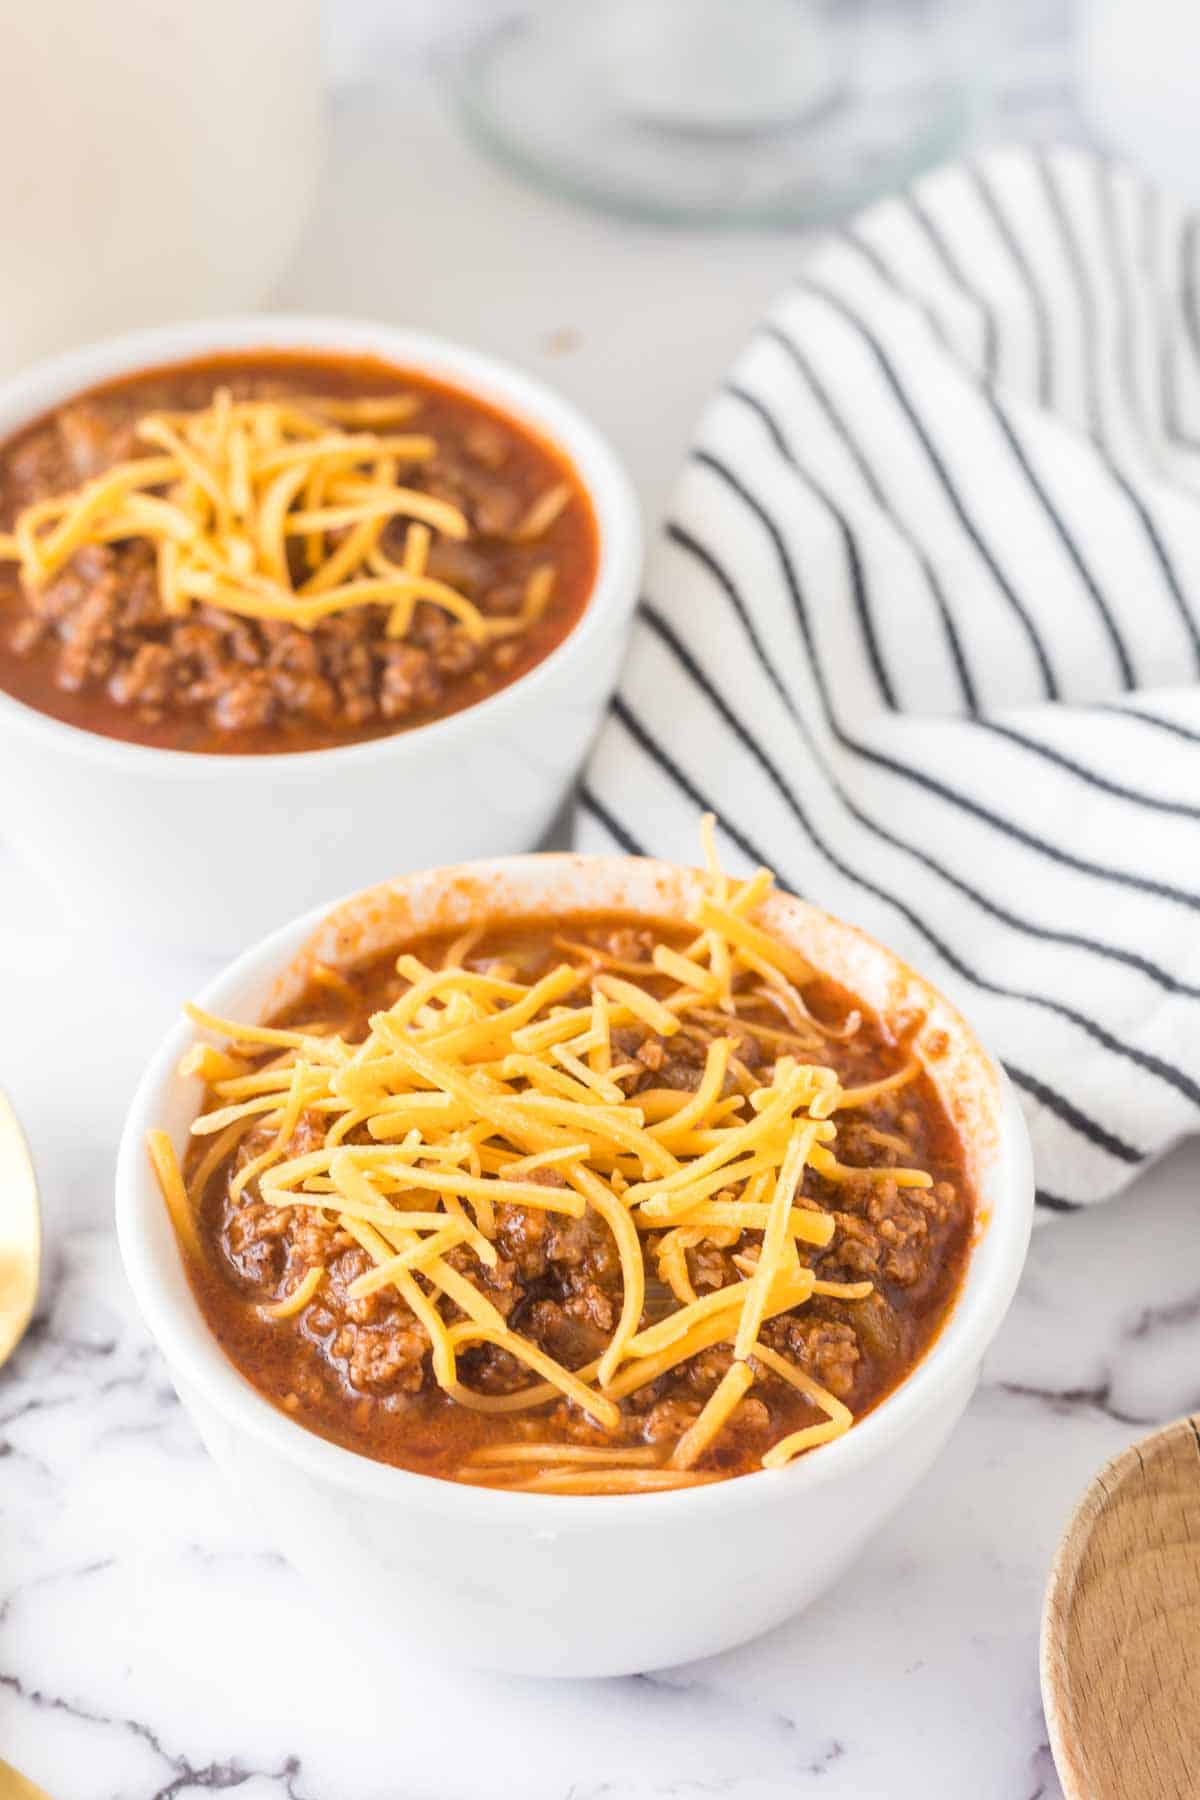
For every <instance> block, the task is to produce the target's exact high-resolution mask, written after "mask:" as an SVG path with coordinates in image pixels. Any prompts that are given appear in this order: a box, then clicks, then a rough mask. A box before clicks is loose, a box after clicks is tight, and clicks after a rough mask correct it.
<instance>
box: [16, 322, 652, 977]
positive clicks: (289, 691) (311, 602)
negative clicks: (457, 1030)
mask: <svg viewBox="0 0 1200 1800" xmlns="http://www.w3.org/2000/svg"><path fill="white" fill-rule="evenodd" d="M638 561H639V531H638V521H637V514H636V507H635V504H634V502H633V500H632V497H631V494H630V491H629V488H628V484H627V482H626V481H625V478H624V475H623V473H622V472H621V470H620V467H619V465H618V464H617V463H616V460H615V458H614V457H613V456H612V453H611V452H610V451H609V450H608V449H607V447H606V446H605V445H604V444H603V442H602V441H601V440H600V439H599V438H598V437H597V436H596V434H595V433H594V432H593V431H592V430H591V428H590V427H589V426H588V425H587V424H586V423H585V422H584V421H583V420H581V419H579V418H578V417H577V415H575V414H574V413H573V411H572V410H571V409H570V408H569V407H567V406H566V405H565V403H563V402H562V401H560V400H559V399H557V398H556V397H555V396H553V395H552V394H549V393H548V392H546V391H545V390H543V389H542V388H541V387H539V386H538V385H537V384H536V383H534V382H532V381H530V380H528V379H527V378H526V377H524V376H521V375H519V374H517V373H516V372H515V371H512V370H508V369H505V368H504V367H503V366H501V365H499V364H496V363H494V362H492V361H491V359H489V358H484V357H481V356H479V355H477V354H475V353H473V352H469V351H466V350H460V349H457V348H456V347H454V346H450V345H444V344H440V343H438V342H436V341H434V340H430V339H425V338H421V337H417V336H414V335H412V334H407V333H402V332H395V331H391V330H388V329H387V328H384V327H377V326H370V325H363V324H352V323H348V322H341V321H319V320H318V321H306V320H297V319H287V320H270V319H251V320H246V321H233V322H230V323H227V324H215V325H208V324H206V325H195V326H187V327H180V328H172V329H167V330H162V331H156V332H148V333H140V334H137V335H136V336H133V337H130V338H125V339H119V340H115V341H114V342H112V343H109V344H104V345H101V346H98V347H97V348H95V349H93V350H90V351H86V352H81V353H78V354H76V355H73V356H69V357H66V358H60V359H59V360H58V361H56V362H54V363H50V364H46V365H43V366H42V367H40V368H39V369H35V370H33V371H31V372H30V373H28V374H26V375H23V376H21V377H19V378H17V379H16V380H15V381H13V382H10V383H9V384H8V385H7V386H6V387H5V388H3V389H0V742H3V743H5V744H6V745H8V746H10V747H11V749H12V750H13V752H14V754H15V755H16V756H17V757H18V758H19V760H20V762H21V764H22V765H23V767H24V769H25V771H26V775H27V779H26V780H25V781H23V782H22V783H21V784H20V791H19V792H18V793H16V794H14V795H13V796H12V797H11V799H10V805H9V808H8V809H7V812H6V827H7V828H8V829H10V830H11V831H12V833H13V835H14V837H15V838H16V839H17V840H18V842H22V841H23V842H24V843H25V845H26V846H27V848H28V850H29V852H30V854H31V855H32V857H33V858H34V859H35V860H37V861H38V862H39V863H40V865H41V866H42V867H43V868H45V869H46V870H47V871H48V872H49V873H50V874H51V876H52V877H53V878H54V879H55V880H56V881H57V883H58V885H59V887H60V889H61V890H62V891H63V893H64V895H65V896H66V897H67V898H68V900H69V901H70V902H71V904H72V905H73V907H74V908H75V910H77V911H78V910H84V909H86V913H87V914H88V915H89V916H90V917H100V916H107V918H108V919H109V921H114V920H115V921H119V922H120V923H121V924H122V925H125V926H133V927H134V928H139V929H143V930H145V931H147V932H148V933H150V934H151V935H155V936H160V937H161V936H164V935H166V936H169V937H171V938H173V939H175V940H177V941H179V942H187V943H188V944H189V945H190V946H191V947H193V948H196V947H199V948H211V947H217V946H227V945H228V944H230V943H231V942H236V941H244V940H245V938H246V937H247V936H249V935H252V934H254V933H255V932H257V931H260V930H262V929H263V928H264V927H265V926H266V925H267V923H268V922H269V921H270V920H271V919H272V918H277V917H278V916H279V915H280V913H281V912H285V911H290V910H293V909H294V907H295V905H296V902H297V900H299V901H300V902H302V903H303V904H309V903H311V902H315V901H317V900H319V899H321V898H331V897H332V896H333V895H334V894H336V893H337V892H338V891H341V890H344V889H345V888H347V887H352V886H356V885H361V884H362V883H364V882H366V881H369V880H371V879H373V878H377V877H378V876H380V875H382V874H384V873H387V872H389V870H390V869H393V868H394V867H395V866H396V862H397V859H398V858H399V859H400V860H401V861H407V862H408V863H410V864H414V863H415V864H420V863H423V862H427V861H431V860H440V859H444V858H446V857H455V856H461V855H463V854H476V853H480V852H482V853H495V852H500V851H506V850H513V849H522V848H525V847H526V846H527V845H528V844H530V843H532V842H535V841H536V839H537V837H538V836H539V835H540V833H541V832H542V831H543V830H544V829H545V827H546V825H547V823H548V822H549V820H550V819H551V818H552V817H553V815H554V813H555V811H556V810H557V808H558V806H559V805H560V804H561V802H562V800H563V798H564V796H565V793H566V791H567V788H568V786H569V783H570V781H571V779H572V777H573V775H574V772H575V769H576V767H577V765H578V762H579V760H580V758H581V756H582V752H583V749H584V748H585V746H586V743H587V740H588V738H589V737H590V735H591V733H592V731H593V730H594V728H595V725H596V723H597V721H598V717H599V713H600V710H601V709H602V706H603V704H604V700H605V699H606V697H607V693H608V690H609V688H610V687H611V684H612V681H613V679H614V676H615V669H616V664H617V660H618V658H619V654H620V650H621V647H622V643H623V638H624V630H625V626H626V624H627V620H628V616H629V613H630V611H631V609H632V604H633V599H634V595H635V589H636V580H637V569H638ZM381 826H382V827H383V828H382V829H381ZM314 847H315V848H316V849H317V851H318V854H316V855H314V854H313V850H314ZM131 850H132V851H133V856H132V857H131V855H130V852H131ZM250 854H253V857H254V861H255V864H256V870H255V875H254V879H253V880H248V879H247V877H246V873H245V861H246V857H247V856H248V855H250ZM132 871H137V878H135V879H131V873H132Z"/></svg>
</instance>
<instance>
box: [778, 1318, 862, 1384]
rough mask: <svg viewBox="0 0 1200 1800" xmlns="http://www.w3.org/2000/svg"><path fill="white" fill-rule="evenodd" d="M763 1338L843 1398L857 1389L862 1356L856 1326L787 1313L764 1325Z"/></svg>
mask: <svg viewBox="0 0 1200 1800" xmlns="http://www.w3.org/2000/svg"><path fill="white" fill-rule="evenodd" d="M763 1341H764V1342H765V1343H767V1344H769V1345H770V1347H771V1348H772V1349H774V1350H778V1351H779V1352H780V1353H781V1354H782V1355H784V1356H787V1357H790V1358H792V1359H793V1360H794V1361H795V1362H798V1363H799V1364H800V1366H801V1368H803V1369H806V1370H807V1371H808V1373H809V1374H810V1375H811V1376H812V1377H813V1378H814V1380H816V1381H819V1382H820V1383H821V1384H822V1386H823V1387H827V1388H828V1389H829V1391H830V1393H831V1394H835V1395H836V1396H837V1398H838V1399H839V1400H844V1399H846V1398H847V1397H848V1396H849V1394H850V1393H851V1392H852V1391H853V1388H854V1377H855V1375H856V1373H857V1371H858V1365H859V1361H860V1359H861V1356H862V1352H861V1350H860V1349H859V1345H858V1339H857V1337H856V1336H855V1333H854V1328H853V1326H851V1325H840V1324H836V1323H834V1322H832V1321H830V1320H827V1319H813V1318H809V1317H806V1316H805V1315H803V1314H801V1313H791V1314H784V1315H783V1317H782V1318H779V1319H773V1320H772V1321H771V1322H770V1324H768V1325H766V1326H765V1327H764V1329H763Z"/></svg>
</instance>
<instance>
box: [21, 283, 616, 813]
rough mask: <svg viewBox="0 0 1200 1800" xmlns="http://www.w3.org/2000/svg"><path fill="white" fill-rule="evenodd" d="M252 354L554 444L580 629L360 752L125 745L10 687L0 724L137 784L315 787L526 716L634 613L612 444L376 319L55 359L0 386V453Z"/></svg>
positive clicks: (218, 329) (266, 327)
mask: <svg viewBox="0 0 1200 1800" xmlns="http://www.w3.org/2000/svg"><path fill="white" fill-rule="evenodd" d="M256 349H261V350H263V351H267V352H270V351H297V352H302V351H304V350H306V349H308V350H313V351H318V352H322V353H325V354H330V353H336V352H337V351H339V350H340V351H343V352H346V353H348V354H351V355H355V354H360V355H371V354H373V355H376V356H378V357H379V358H380V360H382V361H384V362H391V363H394V364H395V365H396V367H397V369H399V370H400V371H401V372H403V371H404V370H405V369H410V370H412V372H413V373H415V374H418V375H428V376H430V377H431V378H433V379H434V380H437V381H442V382H444V383H445V384H446V385H447V386H449V387H457V388H458V389H459V390H460V391H461V392H463V393H465V394H467V395H468V396H473V397H477V398H480V399H483V400H485V401H487V403H488V404H490V405H492V406H494V407H495V408H496V409H497V410H498V411H501V412H507V413H508V414H509V415H510V416H511V417H513V418H515V419H516V420H517V421H518V423H521V424H524V425H526V426H528V427H529V428H530V429H532V430H533V431H535V432H537V433H539V434H540V435H541V436H542V437H544V438H545V439H547V440H548V441H549V443H550V444H551V445H552V446H553V447H554V448H555V449H556V450H558V451H559V452H560V453H561V454H562V455H563V456H564V457H565V458H566V460H567V462H568V463H569V464H570V466H571V468H572V470H573V471H574V473H575V475H576V476H577V478H578V480H579V483H580V485H581V486H582V488H583V489H584V492H585V493H586V494H587V497H588V500H589V502H590V504H591V507H592V512H593V515H594V518H595V522H596V538H597V552H598V554H597V563H596V572H595V576H594V578H593V581H592V587H591V591H590V593H589V595H588V598H587V601H586V603H585V605H584V608H583V611H582V613H581V614H580V616H579V618H578V619H577V620H576V622H575V624H574V625H573V626H572V627H571V629H570V631H569V632H568V633H567V634H566V636H565V637H564V638H563V639H562V640H561V641H560V642H559V643H558V644H556V645H555V647H554V648H553V649H552V650H551V651H550V652H549V654H548V655H546V656H544V657H542V658H541V660H540V661H539V662H536V663H535V664H534V665H533V667H532V668H530V669H527V670H526V671H525V673H524V674H523V675H519V676H518V677H517V679H516V680H515V681H511V682H509V683H508V684H507V686H505V687H503V688H499V689H497V690H496V692H495V693H492V694H489V695H487V696H485V698H484V699H482V700H476V701H473V702H472V703H471V704H470V705H469V706H464V707H461V708H460V709H459V710H458V711H457V712H454V713H448V714H447V715H446V716H445V717H444V718H441V719H432V720H430V721H429V722H428V723H426V724H424V725H414V726H410V727H408V728H406V729H402V730H399V731H393V732H384V733H382V734H381V735H380V736H379V737H374V738H366V739H364V740H362V741H361V742H358V743H353V744H335V745H331V746H327V747H325V748H323V749H317V750H282V751H264V752H261V753H260V752H255V753H254V754H249V753H246V752H236V751H235V752H224V751H202V750H175V749H170V748H167V747H159V746H157V745H152V744H134V743H127V742H125V741H124V740H122V739H119V738H111V737H106V736H105V735H104V733H103V732H98V731H89V730H88V729H87V728H86V727H85V726H82V725H72V724H70V723H68V722H67V721H66V720H64V719H56V718H54V717H53V716H52V715H51V714H50V713H44V712H42V711H40V710H39V709H38V708H37V707H36V706H31V705H30V704H29V703H28V702H27V701H24V700H19V699H18V698H17V697H16V696H15V695H13V694H10V693H8V692H7V691H6V690H5V689H4V688H2V687H0V725H4V726H7V727H11V728H13V729H14V730H16V731H18V732H20V733H22V734H23V735H25V736H27V737H31V738H34V739H40V740H41V741H42V742H43V743H46V744H47V745H49V746H51V747H54V748H56V749H57V750H59V751H60V752H65V753H67V754H70V755H73V756H77V757H79V758H80V759H81V760H82V761H85V762H90V763H93V764H95V763H103V764H105V765H107V766H109V767H113V768H116V769H119V770H125V771H127V772H129V773H130V774H135V775H149V776H157V777H159V778H163V777H168V778H179V777H182V778H184V779H188V778H191V779H198V780H202V781H209V782H211V781H226V782H233V781H237V780H239V779H241V777H242V776H243V774H244V771H245V768H246V766H247V764H251V765H252V766H253V767H254V768H256V769H261V770H262V772H263V773H264V774H265V775H270V776H272V777H274V778H276V779H286V778H289V777H291V778H296V779H301V780H302V779H304V778H306V777H308V778H311V776H312V774H313V772H314V770H315V769H316V768H317V767H318V766H319V767H320V768H321V770H322V772H324V771H325V770H326V769H333V768H335V767H342V766H348V765H350V764H352V763H367V762H370V761H372V760H379V759H380V758H383V757H388V756H395V757H406V756H407V757H416V756H419V755H420V754H421V751H422V749H423V747H425V746H427V745H430V744H436V745H437V746H438V747H442V748H444V747H446V746H447V745H449V746H450V748H453V740H454V739H455V737H456V736H461V735H463V734H464V733H466V732H469V731H471V730H472V729H473V728H475V727H476V726H479V727H482V728H483V729H484V730H487V729H488V728H489V727H490V726H492V725H493V724H499V723H500V722H502V720H503V717H504V715H505V714H506V713H508V712H511V711H513V710H514V709H515V708H516V707H518V706H523V705H525V704H527V703H528V704H535V705H536V703H537V696H538V693H539V691H540V690H541V688H542V687H543V686H545V685H546V684H548V683H551V682H553V681H554V680H555V678H556V677H560V676H561V675H562V674H563V673H564V672H565V669H564V665H565V664H568V663H569V662H571V661H573V660H576V659H578V658H580V657H585V656H586V655H587V654H588V653H589V649H590V646H591V645H592V642H593V640H594V639H595V637H596V635H597V633H598V632H600V631H602V630H603V629H604V627H605V624H606V623H607V622H608V620H609V617H610V615H612V614H613V613H614V612H615V613H616V614H617V615H618V617H619V616H620V615H621V613H622V612H623V611H624V612H631V611H632V609H633V605H634V602H635V600H636V589H637V577H638V573H639V571H640V567H641V559H642V522H641V512H640V508H639V505H638V501H637V497H636V495H635V493H634V490H633V486H632V483H631V481H630V479H629V476H628V473H627V472H626V470H625V467H624V464H623V463H622V461H621V459H620V458H619V456H618V455H617V453H616V451H615V450H614V449H613V447H612V445H611V444H610V443H609V441H608V440H607V438H606V437H605V436H604V435H603V433H601V432H600V431H599V430H598V429H597V427H596V426H594V425H593V424H592V423H591V422H590V420H589V419H588V418H586V417H585V415H584V414H583V413H582V412H580V411H579V409H578V408H577V407H576V406H574V405H573V403H572V402H571V401H569V400H567V399H565V398H564V397H563V396H562V395H560V394H559V393H558V392H557V390H556V389H554V388H553V387H551V386H550V385H549V384H547V383H545V382H543V381H541V380H540V379H539V378H538V377H537V376H534V375H530V374H527V373H526V372H525V371H524V370H523V369H521V368H518V367H517V366H516V365H515V364H512V363H509V362H507V361H505V360H504V359H503V358H500V357H494V356H492V355H491V354H490V353H488V352H486V351H483V350H476V349H473V348H471V347H470V346H469V345H465V344H460V343H457V342H455V341H453V340H452V339H449V338H441V337H438V336H436V335H435V334H433V333H430V332H425V331H414V330H409V329H407V328H406V327H402V326H394V325H389V324H387V323H385V322H383V321H376V320H372V319H360V318H340V317H337V316H335V315H330V314H315V313H268V312H263V313H245V314H235V315H230V316H229V317H226V318H217V319H195V320H185V321H180V322H178V323H174V324H168V325H154V326H150V327H147V328H145V329H142V330H138V331H129V332H122V333H120V334H118V335H115V336H110V337H105V338H101V339H97V340H96V341H95V342H94V343H89V344H86V345H83V346H81V347H79V348H77V349H73V350H67V351H64V352H62V353H60V354H59V355H57V356H53V357H48V358H46V359H44V360H43V361H40V362H37V363H34V364H32V365H30V366H29V367H28V368H26V369H23V370H21V371H20V372H18V373H17V374H15V375H13V376H10V377H9V378H8V379H7V380H5V381H3V382H0V444H3V443H4V442H6V441H7V440H8V439H9V438H10V437H12V436H13V435H14V434H15V433H17V432H19V431H21V430H22V429H23V428H24V427H25V426H27V425H30V424H32V423H33V422H34V421H35V420H36V419H37V418H38V417H39V416H40V415H41V414H43V413H45V412H48V411H51V410H52V409H53V408H54V407H56V406H60V405H62V404H63V403H64V402H66V401H69V400H70V399H71V398H72V397H73V396H75V395H77V394H81V393H84V392H86V391H87V390H88V389H89V388H92V387H95V386H97V385H103V384H104V383H105V382H107V381H111V380H117V379H119V378H120V377H121V376H122V375H130V374H135V373H136V372H137V371H138V370H139V369H155V368H170V367H171V365H172V364H175V363H186V362H193V361H196V360H202V359H203V358H204V357H205V356H208V355H212V356H219V355H221V354H222V353H225V352H233V353H236V352H238V351H246V352H251V351H254V350H256Z"/></svg>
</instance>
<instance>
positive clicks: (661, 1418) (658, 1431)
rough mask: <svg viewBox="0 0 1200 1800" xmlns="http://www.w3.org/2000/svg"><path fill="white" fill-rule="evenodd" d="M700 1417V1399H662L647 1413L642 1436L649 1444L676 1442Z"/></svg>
mask: <svg viewBox="0 0 1200 1800" xmlns="http://www.w3.org/2000/svg"><path fill="white" fill-rule="evenodd" d="M699 1417H700V1402H699V1401H698V1400H678V1399H671V1400H660V1401H659V1402H658V1404H657V1405H656V1406H652V1407H651V1408H650V1411H649V1412H648V1413H647V1414H646V1417H645V1419H644V1420H643V1422H642V1436H643V1438H644V1439H645V1441H646V1442H647V1443H648V1444H661V1443H674V1441H675V1439H676V1438H678V1437H682V1435H683V1433H684V1432H685V1431H686V1430H687V1428H688V1426H689V1425H694V1424H695V1423H696V1420H697V1419H698V1418H699Z"/></svg>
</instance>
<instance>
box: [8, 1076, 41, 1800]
mask: <svg viewBox="0 0 1200 1800" xmlns="http://www.w3.org/2000/svg"><path fill="white" fill-rule="evenodd" d="M41 1259H42V1226H41V1217H40V1214H39V1211H38V1191H37V1181H36V1179H35V1177H34V1173H33V1164H32V1163H31V1162H30V1160H29V1149H28V1146H27V1145H26V1142H25V1137H24V1134H23V1132H22V1130H21V1127H20V1126H19V1125H18V1124H17V1115H16V1114H15V1113H14V1111H13V1109H12V1107H11V1106H10V1105H9V1103H8V1099H7V1096H6V1095H5V1093H4V1091H3V1089H0V1363H5V1362H7V1361H8V1359H9V1357H10V1356H11V1355H12V1353H13V1351H14V1350H15V1349H16V1347H17V1345H18V1344H19V1343H20V1341H21V1339H22V1338H23V1337H24V1335H25V1328H26V1326H27V1325H28V1324H29V1320H30V1317H31V1316H32V1313H33V1304H34V1301H35V1300H36V1299H37V1290H38V1269H39V1266H40V1264H41ZM0 1800H2V1795H0Z"/></svg>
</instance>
